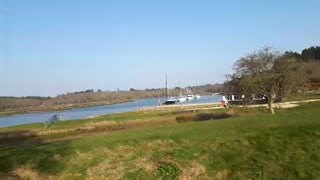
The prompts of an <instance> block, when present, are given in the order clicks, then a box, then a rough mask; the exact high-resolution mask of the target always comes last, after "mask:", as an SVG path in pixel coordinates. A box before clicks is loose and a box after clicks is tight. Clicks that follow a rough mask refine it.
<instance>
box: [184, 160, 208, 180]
mask: <svg viewBox="0 0 320 180" xmlns="http://www.w3.org/2000/svg"><path fill="white" fill-rule="evenodd" d="M181 169H182V173H181V175H180V177H179V179H180V180H192V179H209V178H208V177H207V176H206V174H205V173H206V169H205V167H204V166H202V165H201V164H199V163H198V162H197V161H192V162H191V163H190V164H188V165H187V166H186V167H182V168H181Z"/></svg>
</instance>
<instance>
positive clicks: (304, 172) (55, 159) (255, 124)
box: [0, 102, 320, 179]
mask: <svg viewBox="0 0 320 180" xmlns="http://www.w3.org/2000/svg"><path fill="white" fill-rule="evenodd" d="M257 110H259V112H258V113H257ZM227 111H228V112H227V113H231V114H232V112H233V111H232V110H230V109H229V110H227ZM237 111H239V110H238V109H236V110H235V112H237ZM242 111H247V112H246V113H244V114H246V115H242V116H239V115H238V113H234V114H235V116H237V117H232V118H227V119H223V120H208V121H199V122H198V121H197V122H189V123H182V124H179V123H172V124H160V125H159V126H157V127H149V128H143V129H123V131H120V132H115V133H113V134H108V133H103V132H99V133H86V135H84V136H82V137H81V138H71V139H62V140H59V141H55V142H54V141H52V142H50V143H42V142H36V143H33V144H28V145H19V144H20V143H21V142H19V143H17V144H15V145H14V146H5V145H3V146H1V148H0V177H3V178H4V179H5V178H22V179H28V178H29V179H317V178H319V177H320V153H319V151H320V103H319V102H315V103H309V104H304V105H302V106H300V107H297V108H293V109H288V110H281V111H278V112H277V113H276V115H274V116H272V115H270V114H269V113H266V112H265V111H264V110H261V109H255V110H247V109H243V110H242ZM251 111H252V112H251ZM253 112H254V113H253ZM196 113H197V112H184V113H183V115H186V116H187V115H190V114H192V115H194V114H196ZM213 113H220V112H216V111H214V112H213ZM138 116H141V117H137V116H136V115H135V114H130V113H129V114H127V115H126V116H125V115H118V116H115V117H110V116H107V117H108V118H110V120H111V119H117V118H118V120H119V121H130V120H131V118H130V117H132V118H133V119H136V121H146V120H148V119H149V120H154V121H155V123H156V121H159V120H162V119H167V118H169V119H170V118H171V119H173V120H174V117H176V116H181V114H180V113H178V114H175V113H167V114H164V115H162V114H155V113H153V114H144V115H143V114H140V115H138ZM104 118H105V117H104ZM104 118H103V117H101V119H100V120H99V119H97V120H96V121H102V122H104V120H108V119H104ZM84 121H85V120H84ZM86 121H95V120H86ZM71 122H72V121H71ZM74 123H75V122H74ZM78 123H79V122H78ZM77 125H79V124H77ZM29 126H30V127H29V128H30V129H32V126H36V125H29ZM22 127H25V126H22ZM22 127H20V128H22ZM16 128H17V127H16ZM39 128H40V127H39ZM53 128H61V125H59V124H55V125H54V126H53ZM9 129H10V128H9ZM9 129H6V131H7V130H9ZM18 129H19V128H18ZM11 130H14V129H11ZM66 137H67V136H66ZM8 141H9V140H8Z"/></svg>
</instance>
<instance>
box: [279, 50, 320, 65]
mask: <svg viewBox="0 0 320 180" xmlns="http://www.w3.org/2000/svg"><path fill="white" fill-rule="evenodd" d="M284 55H285V56H287V57H289V58H290V57H291V58H294V59H296V60H297V61H303V62H310V61H320V46H311V47H309V48H306V49H303V50H302V52H301V53H298V52H294V51H286V52H285V53H284Z"/></svg>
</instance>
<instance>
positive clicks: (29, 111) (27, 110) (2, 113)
mask: <svg viewBox="0 0 320 180" xmlns="http://www.w3.org/2000/svg"><path fill="white" fill-rule="evenodd" d="M135 100H136V99H130V100H118V101H112V102H110V101H107V102H106V101H102V102H91V103H83V104H73V105H71V106H70V105H65V106H52V107H35V108H24V109H10V110H0V118H1V117H10V116H15V115H23V114H40V113H47V112H61V111H66V110H76V109H83V108H90V107H99V106H108V105H115V104H124V103H128V102H133V101H135Z"/></svg>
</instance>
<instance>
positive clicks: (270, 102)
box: [268, 97, 274, 114]
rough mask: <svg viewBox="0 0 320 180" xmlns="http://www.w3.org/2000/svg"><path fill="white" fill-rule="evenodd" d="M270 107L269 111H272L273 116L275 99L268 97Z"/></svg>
mask: <svg viewBox="0 0 320 180" xmlns="http://www.w3.org/2000/svg"><path fill="white" fill-rule="evenodd" d="M268 106H269V110H270V112H271V114H274V108H273V98H272V97H268Z"/></svg>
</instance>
